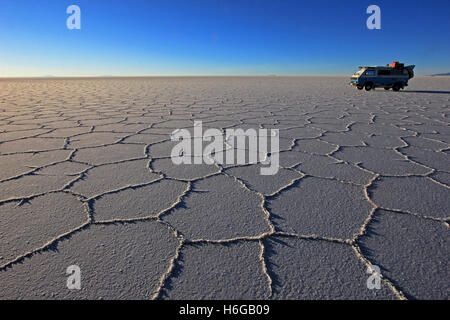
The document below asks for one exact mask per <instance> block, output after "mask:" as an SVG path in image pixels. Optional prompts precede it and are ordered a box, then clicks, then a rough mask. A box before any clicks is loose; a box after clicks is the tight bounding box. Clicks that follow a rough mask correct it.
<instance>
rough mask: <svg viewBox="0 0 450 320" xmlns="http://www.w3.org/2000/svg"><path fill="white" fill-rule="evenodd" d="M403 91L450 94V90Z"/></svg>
mask: <svg viewBox="0 0 450 320" xmlns="http://www.w3.org/2000/svg"><path fill="white" fill-rule="evenodd" d="M401 92H407V93H438V94H450V91H432V90H403V91H401Z"/></svg>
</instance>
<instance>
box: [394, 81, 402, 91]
mask: <svg viewBox="0 0 450 320" xmlns="http://www.w3.org/2000/svg"><path fill="white" fill-rule="evenodd" d="M401 87H402V86H401V85H400V83H396V84H394V86H393V87H392V90H394V91H400V89H401Z"/></svg>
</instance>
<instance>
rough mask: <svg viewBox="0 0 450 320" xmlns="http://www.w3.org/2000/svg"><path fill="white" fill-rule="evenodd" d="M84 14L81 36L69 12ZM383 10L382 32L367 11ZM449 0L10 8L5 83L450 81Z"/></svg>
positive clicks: (61, 0) (3, 40) (87, 0)
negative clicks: (402, 69)
mask: <svg viewBox="0 0 450 320" xmlns="http://www.w3.org/2000/svg"><path fill="white" fill-rule="evenodd" d="M71 4H76V5H78V6H79V7H80V8H81V30H69V29H67V27H66V19H67V17H68V16H69V15H68V14H66V8H67V7H68V6H69V5H71ZM371 4H376V5H378V6H380V8H381V30H368V29H367V28H366V19H367V18H368V17H369V15H368V14H366V8H367V7H368V6H369V5H371ZM449 13H450V1H448V0H441V1H439V0H433V1H425V0H397V1H380V0H370V1H365V0H353V1H351V0H315V1H301V0H294V1H288V0H272V1H265V0H184V1H175V0H174V1H172V0H160V1H152V0H127V1H124V0H109V1H102V0H82V1H77V0H70V1H65V0H39V1H29V0H9V1H5V0H0V77H11V76H16V77H23V76H45V75H54V76H102V75H112V76H125V75H130V76H146V75H268V74H277V75H297V74H298V75H329V74H350V73H352V72H353V71H355V70H356V69H357V67H358V66H359V65H384V64H387V63H390V62H392V61H393V60H400V61H401V62H405V63H407V64H416V65H417V67H416V72H417V73H418V74H432V73H441V72H450V59H449V57H450V41H449V38H450V37H449V32H450V22H449V21H450V19H449Z"/></svg>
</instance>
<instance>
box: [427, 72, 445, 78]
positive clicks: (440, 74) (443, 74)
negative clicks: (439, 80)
mask: <svg viewBox="0 0 450 320" xmlns="http://www.w3.org/2000/svg"><path fill="white" fill-rule="evenodd" d="M431 76H432V77H434V76H450V72H447V73H438V74H432V75H431Z"/></svg>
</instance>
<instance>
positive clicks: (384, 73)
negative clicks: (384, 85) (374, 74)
mask: <svg viewBox="0 0 450 320" xmlns="http://www.w3.org/2000/svg"><path fill="white" fill-rule="evenodd" d="M378 75H379V76H390V75H391V70H378Z"/></svg>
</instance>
